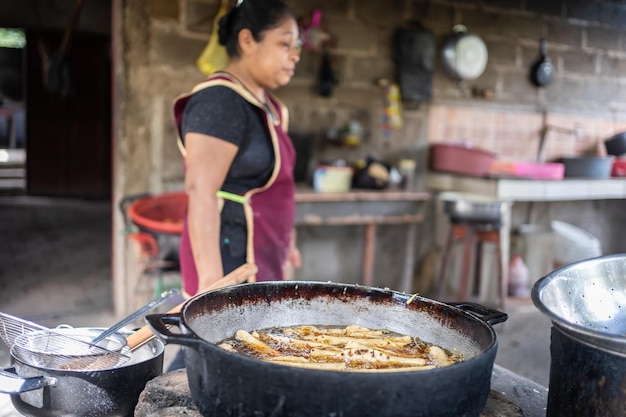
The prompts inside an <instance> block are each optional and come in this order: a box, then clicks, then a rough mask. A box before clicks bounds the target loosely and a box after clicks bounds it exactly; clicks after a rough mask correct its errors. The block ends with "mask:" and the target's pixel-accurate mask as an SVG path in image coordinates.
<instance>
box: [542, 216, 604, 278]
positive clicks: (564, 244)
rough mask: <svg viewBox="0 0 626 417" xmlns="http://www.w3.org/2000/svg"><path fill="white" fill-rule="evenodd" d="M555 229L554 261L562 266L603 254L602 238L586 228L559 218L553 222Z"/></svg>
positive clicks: (553, 228)
mask: <svg viewBox="0 0 626 417" xmlns="http://www.w3.org/2000/svg"><path fill="white" fill-rule="evenodd" d="M551 226H552V230H554V261H555V265H556V266H558V267H560V266H563V265H568V264H571V263H574V262H578V261H582V260H584V259H590V258H596V257H598V256H600V255H602V244H601V243H600V240H599V239H598V238H597V237H595V236H593V235H592V234H591V233H589V232H587V231H586V230H583V229H581V228H580V227H577V226H574V225H572V224H569V223H565V222H562V221H558V220H553V221H552V222H551Z"/></svg>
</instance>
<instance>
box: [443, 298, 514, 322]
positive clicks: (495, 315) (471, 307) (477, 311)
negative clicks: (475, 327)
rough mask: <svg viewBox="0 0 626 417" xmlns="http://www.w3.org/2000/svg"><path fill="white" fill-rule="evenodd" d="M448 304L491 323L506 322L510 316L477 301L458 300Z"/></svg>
mask: <svg viewBox="0 0 626 417" xmlns="http://www.w3.org/2000/svg"><path fill="white" fill-rule="evenodd" d="M448 304H449V305H451V306H453V307H456V308H458V309H459V310H463V311H465V312H466V313H470V314H471V315H473V316H474V317H476V318H477V319H479V320H482V321H484V322H485V323H487V324H489V325H494V324H497V323H502V322H505V321H506V320H507V319H508V318H509V315H508V314H506V313H503V312H501V311H498V310H494V309H492V308H489V307H485V306H483V305H480V304H476V303H467V302H458V303H448Z"/></svg>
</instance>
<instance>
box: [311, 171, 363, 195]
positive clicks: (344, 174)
mask: <svg viewBox="0 0 626 417" xmlns="http://www.w3.org/2000/svg"><path fill="white" fill-rule="evenodd" d="M352 175H353V170H352V168H351V167H345V166H333V165H319V166H318V167H317V168H315V171H314V172H313V188H314V189H315V191H317V192H318V193H345V192H348V191H350V186H351V185H352Z"/></svg>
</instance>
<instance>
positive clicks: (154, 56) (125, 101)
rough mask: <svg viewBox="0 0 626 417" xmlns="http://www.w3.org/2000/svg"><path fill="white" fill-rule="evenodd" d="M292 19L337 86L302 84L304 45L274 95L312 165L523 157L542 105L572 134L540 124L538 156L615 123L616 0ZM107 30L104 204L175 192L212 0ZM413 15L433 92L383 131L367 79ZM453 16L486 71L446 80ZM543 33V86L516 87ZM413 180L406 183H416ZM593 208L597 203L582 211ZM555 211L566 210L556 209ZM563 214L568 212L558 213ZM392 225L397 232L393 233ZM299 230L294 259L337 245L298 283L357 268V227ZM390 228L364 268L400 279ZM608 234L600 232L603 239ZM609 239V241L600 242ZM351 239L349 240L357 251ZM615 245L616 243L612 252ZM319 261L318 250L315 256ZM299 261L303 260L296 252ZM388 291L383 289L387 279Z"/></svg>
mask: <svg viewBox="0 0 626 417" xmlns="http://www.w3.org/2000/svg"><path fill="white" fill-rule="evenodd" d="M291 3H292V4H293V6H294V7H295V9H296V11H297V12H298V14H300V15H305V14H308V13H310V12H311V11H312V10H313V9H314V8H315V7H319V8H321V9H322V10H323V13H324V15H323V22H324V24H325V26H326V29H327V30H328V31H329V32H330V33H331V34H332V35H333V36H334V37H335V38H336V40H337V42H336V46H335V47H334V48H332V49H331V50H330V54H331V58H332V63H333V67H334V69H335V71H336V75H337V78H338V80H339V84H338V85H337V86H336V88H335V90H334V93H333V95H332V97H330V98H324V97H320V96H319V95H318V94H316V92H315V89H314V87H315V83H316V77H317V71H318V69H319V64H320V60H321V55H320V53H318V52H312V51H304V52H303V54H302V59H301V62H300V64H299V65H298V68H297V71H296V75H295V77H294V79H293V80H292V82H291V83H290V85H289V86H287V87H284V88H281V89H280V90H279V91H278V92H277V93H278V95H279V96H280V97H281V98H282V99H283V100H284V101H285V102H286V104H287V105H288V106H289V108H290V110H291V115H292V117H291V121H292V124H291V126H292V130H293V131H299V132H309V133H313V134H314V137H315V141H314V145H315V152H314V160H316V161H320V160H328V159H335V158H344V159H346V160H348V161H353V160H356V159H359V158H362V157H364V156H366V155H367V154H369V153H373V154H376V155H378V156H379V157H382V158H385V159H387V160H389V161H390V162H394V161H395V159H396V158H399V157H400V156H403V157H406V156H410V157H414V158H415V159H417V161H418V169H419V170H420V172H424V171H425V169H426V158H427V149H428V144H429V143H430V142H435V141H442V140H459V139H463V140H470V141H472V142H474V143H475V144H476V145H478V146H484V147H488V148H489V149H494V150H496V151H497V152H498V154H499V155H500V157H501V159H532V158H534V157H535V155H536V147H537V144H538V143H537V142H538V135H539V129H540V127H541V112H542V111H544V110H546V111H547V112H548V115H549V116H548V117H549V119H548V120H549V122H550V123H551V124H556V125H559V126H563V127H566V128H571V127H574V126H575V125H576V126H578V127H580V128H581V130H582V133H583V134H582V139H580V140H576V139H575V138H574V137H573V135H567V134H562V133H556V132H551V133H550V136H549V137H548V145H547V153H548V157H553V156H557V155H559V154H562V153H577V152H582V151H584V150H586V149H587V148H589V147H590V146H592V145H593V144H594V143H595V142H597V141H598V140H600V139H602V138H604V137H607V136H609V135H610V134H612V133H613V132H614V131H617V130H621V129H626V90H625V86H626V75H622V73H623V69H624V68H626V29H624V23H626V4H623V3H622V2H618V1H601V0H596V1H580V0H571V1H569V0H568V1H542V0H482V1H471V0H457V1H445V0H431V1H422V0H388V1H382V0H340V1H338V0H315V1H313V0H293V1H292V2H291ZM114 4H116V5H118V6H117V7H118V8H117V11H118V13H117V19H118V20H117V21H118V22H119V23H116V24H118V25H119V26H117V29H116V28H114V31H116V32H115V33H116V34H117V35H119V38H118V39H117V41H115V44H116V47H117V48H118V49H119V50H120V56H121V58H122V62H121V63H120V64H119V67H118V68H116V76H117V79H118V87H117V88H118V89H119V91H118V93H119V94H118V102H117V104H118V106H119V111H120V114H122V119H123V121H122V125H121V126H120V127H119V129H118V133H119V134H118V136H119V137H118V138H117V140H118V143H117V144H116V145H117V146H116V148H115V152H116V155H115V159H116V161H117V168H116V170H115V172H116V173H115V175H116V179H115V183H116V190H115V195H116V199H119V198H121V196H123V195H128V194H134V193H138V192H145V191H149V192H153V193H158V192H163V191H166V190H169V189H179V188H181V187H182V178H183V170H182V160H181V158H180V155H179V153H178V150H177V149H176V146H175V143H174V137H175V135H174V128H173V124H172V122H171V116H170V104H171V102H172V100H173V99H174V97H176V96H177V95H178V94H180V93H182V92H184V91H188V90H189V89H190V88H191V87H192V86H193V85H194V84H195V83H196V82H197V81H199V80H200V79H202V78H203V75H202V74H201V73H200V71H199V70H198V69H197V68H196V65H195V62H196V59H197V58H198V56H199V55H200V53H201V52H202V50H203V48H204V46H205V45H206V44H207V42H208V40H209V38H210V33H211V24H212V21H213V17H214V15H215V14H216V12H217V9H218V6H219V0H178V1H174V0H150V1H148V2H135V1H129V0H125V1H120V2H116V3H114ZM412 19H416V20H419V21H421V22H422V24H423V25H424V26H425V27H426V28H427V29H429V30H431V31H432V32H433V33H434V34H435V38H436V43H437V56H436V59H435V70H434V83H433V98H432V100H431V101H430V102H428V103H422V104H420V105H419V106H415V105H411V106H406V107H405V108H404V112H403V118H404V126H403V128H402V129H399V130H395V131H393V132H392V134H391V135H390V136H389V137H388V138H385V137H384V136H383V134H382V124H381V112H382V98H383V91H382V90H381V88H380V87H378V86H377V84H376V81H377V80H378V79H380V78H387V79H392V78H393V76H394V65H393V62H392V60H391V36H392V34H393V31H394V30H395V28H396V27H397V26H399V25H401V24H404V23H406V22H408V21H410V20H412ZM456 23H463V24H465V25H466V26H467V27H468V28H469V29H470V30H471V31H473V32H474V33H476V34H478V35H480V36H481V37H482V38H483V39H484V41H485V43H486V45H487V48H488V50H489V63H488V66H487V69H486V71H485V73H484V74H483V75H482V76H481V77H480V78H478V79H477V80H475V81H473V82H470V83H467V84H466V85H463V86H460V87H459V85H457V84H456V83H455V82H454V81H453V80H451V79H450V78H449V77H448V76H447V75H446V74H445V73H444V71H443V69H442V66H441V62H440V57H439V52H440V48H441V46H442V45H443V42H444V40H445V38H446V37H447V36H448V35H449V34H450V33H451V27H452V26H453V25H454V24H456ZM541 37H545V38H546V39H547V40H548V53H549V55H550V57H551V58H552V61H553V63H554V64H555V66H556V76H555V80H554V82H553V83H552V84H551V85H549V86H548V87H547V88H543V89H537V88H536V87H534V86H532V85H531V84H530V82H529V81H528V73H529V70H530V66H531V65H532V63H533V62H534V61H535V59H537V57H538V48H539V39H540V38H541ZM473 88H477V89H479V90H480V89H489V90H492V91H493V98H492V99H489V100H487V99H484V98H480V97H473V96H472V94H471V91H472V89H473ZM350 119H357V120H359V121H360V122H361V123H363V125H364V126H365V127H366V128H367V131H368V135H367V137H366V139H365V141H364V143H363V145H361V146H359V147H355V148H338V147H335V146H332V145H329V144H328V143H327V142H326V141H325V139H324V133H325V131H326V130H327V129H328V128H337V127H341V126H342V125H344V124H345V123H347V122H348V121H349V120H350ZM419 184H420V182H419V181H418V185H419ZM591 209H592V210H597V209H598V208H597V205H594V206H593V207H592V208H591ZM562 212H565V211H564V210H563V211H562ZM565 220H570V219H567V218H566V219H565ZM429 224H430V223H429V222H427V223H426V224H425V225H424V227H423V228H422V230H420V236H421V238H420V248H418V252H419V254H418V259H419V258H420V257H421V254H423V253H425V252H426V251H427V250H428V249H429V247H430V240H431V231H430V229H429V228H430V226H429ZM400 232H401V231H400ZM340 233H341V234H342V236H337V234H338V232H337V231H335V230H324V229H323V228H321V229H317V230H308V231H302V232H300V238H301V241H302V242H303V244H304V245H305V247H303V248H302V249H303V253H312V254H315V253H319V251H320V250H322V249H323V248H328V247H334V248H335V247H336V248H337V250H335V251H333V253H332V256H334V257H336V262H332V261H331V259H330V258H329V261H328V262H325V264H326V265H328V268H329V269H328V271H322V270H320V269H315V268H312V269H305V270H303V271H302V272H300V275H299V276H298V278H301V279H336V278H337V277H340V276H342V277H346V274H350V273H351V271H352V272H353V271H354V270H355V269H358V267H355V266H356V265H358V261H357V260H356V258H357V257H358V256H359V255H360V250H359V248H358V247H356V246H355V244H354V242H355V239H356V241H358V238H359V236H360V232H359V231H358V230H356V229H355V230H352V231H345V232H344V231H342V232H340ZM398 233H399V231H398V230H395V229H393V228H390V230H388V231H383V232H381V233H380V235H379V250H380V252H381V253H384V254H385V255H386V256H379V259H380V261H379V262H378V263H377V266H376V269H377V272H376V276H380V277H393V276H399V270H398V265H401V264H402V262H401V260H400V259H398V257H397V256H396V255H395V254H396V253H401V252H402V251H401V250H400V251H398V250H396V249H397V247H398V242H399V240H398V239H397V237H398ZM607 240H609V241H610V240H611V239H607ZM613 240H614V239H613ZM357 246H358V245H357ZM622 250H623V248H622ZM324 259H326V258H324ZM305 262H307V260H306V259H305ZM390 286H392V287H393V283H391V284H390Z"/></svg>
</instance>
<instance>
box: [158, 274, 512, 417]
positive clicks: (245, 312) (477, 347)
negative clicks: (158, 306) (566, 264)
mask: <svg viewBox="0 0 626 417" xmlns="http://www.w3.org/2000/svg"><path fill="white" fill-rule="evenodd" d="M462 308H463V309H470V308H474V311H475V312H476V313H477V314H478V316H480V317H481V318H478V317H477V316H475V315H472V314H470V313H468V312H466V311H463V310H462ZM506 317H507V316H506V314H503V313H500V312H496V311H494V310H488V309H485V308H484V307H477V306H475V305H469V304H463V305H460V306H457V307H455V306H451V305H447V304H443V303H439V302H437V301H434V300H429V299H426V298H423V297H419V296H415V297H413V296H411V294H405V293H400V292H396V291H391V290H388V289H379V288H372V287H364V286H360V285H351V284H334V283H323V282H298V281H285V282H258V283H253V284H242V285H237V286H232V287H228V288H223V289H220V290H216V291H211V292H208V293H204V294H201V295H199V296H196V297H194V298H192V299H191V300H189V301H187V303H185V306H184V307H183V309H182V312H181V313H180V314H176V315H149V316H147V317H146V321H148V323H149V325H150V326H151V327H152V328H153V330H154V331H155V333H156V334H157V336H158V337H160V338H162V339H163V340H164V341H165V342H166V343H174V344H180V345H184V346H185V347H186V348H185V349H184V352H185V360H186V363H187V364H188V366H187V376H188V379H189V385H190V389H191V394H192V397H193V399H194V402H195V403H196V405H197V406H198V408H199V409H200V410H201V412H202V414H203V415H204V416H226V415H237V416H239V417H247V416H250V417H251V416H257V415H263V416H269V415H271V416H273V417H281V416H282V417H287V416H289V417H330V416H343V417H369V416H376V417H384V416H393V417H409V416H410V417H444V416H445V417H449V416H455V417H477V416H478V415H479V414H480V412H481V410H482V409H483V407H484V405H485V402H486V400H487V395H488V393H489V387H490V379H491V371H492V367H493V361H494V359H495V355H496V350H497V337H496V334H495V332H494V330H493V328H492V327H491V324H494V323H497V322H500V321H504V320H506ZM302 324H313V325H315V324H318V325H319V324H325V325H340V326H346V325H350V324H358V325H362V326H366V327H370V328H384V329H388V330H391V331H396V332H399V333H402V334H408V335H412V336H417V337H419V338H420V339H422V340H424V341H428V342H431V343H434V344H437V345H439V346H442V347H444V348H447V349H449V350H450V351H456V352H459V353H461V354H462V355H463V356H464V358H465V361H463V362H461V363H458V364H454V365H451V366H448V367H444V368H438V369H432V370H428V371H402V372H382V373H363V372H337V371H323V370H314V369H303V368H296V367H291V366H284V365H279V364H275V363H269V362H264V361H261V360H258V359H255V358H251V357H247V356H244V355H241V354H236V353H231V352H227V351H225V350H223V349H222V348H219V347H217V345H216V343H218V342H220V341H222V340H224V339H226V338H230V337H232V336H233V335H234V333H235V332H236V331H237V330H239V329H244V330H247V331H252V330H255V329H263V328H269V327H274V326H293V325H302ZM167 325H177V326H179V327H180V328H181V329H182V334H179V333H173V332H171V331H170V330H168V328H167Z"/></svg>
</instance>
